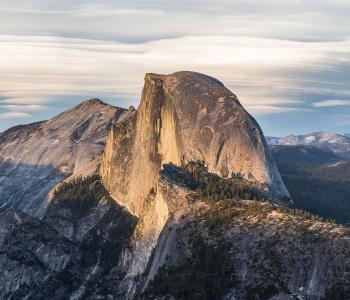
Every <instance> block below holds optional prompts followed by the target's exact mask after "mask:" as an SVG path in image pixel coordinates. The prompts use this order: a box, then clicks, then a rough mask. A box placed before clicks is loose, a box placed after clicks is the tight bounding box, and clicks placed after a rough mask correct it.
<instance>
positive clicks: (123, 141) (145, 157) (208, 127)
mask: <svg viewBox="0 0 350 300" xmlns="http://www.w3.org/2000/svg"><path fill="white" fill-rule="evenodd" d="M196 160H201V161H204V162H205V164H206V165H207V166H208V168H209V171H211V172H214V173H216V174H218V175H219V176H222V177H229V176H231V174H232V173H241V174H242V175H243V176H244V177H246V178H248V179H251V180H255V181H258V182H260V183H261V184H265V185H266V187H267V188H268V189H269V190H270V192H271V195H272V197H274V198H276V199H277V198H279V199H282V198H283V197H289V194H288V191H287V190H286V188H285V186H284V184H283V181H282V179H281V177H280V174H279V172H278V170H277V169H276V167H275V164H274V163H273V161H272V159H271V156H270V154H269V151H268V148H267V146H266V142H265V140H264V137H263V135H262V132H261V129H260V127H259V125H258V124H257V123H256V121H255V120H254V119H253V118H252V117H251V116H250V115H249V114H248V113H247V112H246V111H245V110H244V108H243V107H242V106H241V104H240V103H239V101H238V99H237V97H236V96H235V95H234V94H233V93H232V92H230V91H229V90H228V89H227V88H225V86H224V85H223V84H222V83H221V82H219V81H218V80H216V79H214V78H212V77H209V76H206V75H202V74H199V73H194V72H178V73H174V74H171V75H156V74H146V77H145V85H144V88H143V92H142V98H141V103H140V107H139V108H138V110H137V112H135V113H134V115H133V116H132V117H131V118H129V119H127V120H126V122H124V123H122V124H121V123H119V124H116V125H115V126H114V127H113V128H112V130H111V132H110V135H109V138H108V140H107V145H106V149H105V155H104V158H103V163H102V172H101V174H102V178H103V180H104V183H105V184H106V186H107V187H108V188H109V190H110V191H111V193H112V195H114V196H115V198H116V199H118V200H119V201H121V202H123V203H124V204H125V205H126V206H127V207H128V208H129V209H130V211H132V212H133V213H135V214H136V215H139V214H140V213H141V211H142V209H143V207H144V201H145V199H146V198H147V195H148V194H149V192H150V190H151V189H155V190H156V185H157V177H158V173H159V170H160V169H161V167H162V165H163V164H165V163H169V162H171V163H174V164H176V165H181V164H183V163H186V162H189V161H196Z"/></svg>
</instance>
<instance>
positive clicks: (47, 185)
mask: <svg viewBox="0 0 350 300" xmlns="http://www.w3.org/2000/svg"><path fill="white" fill-rule="evenodd" d="M69 176H70V174H65V173H63V172H60V171H59V170H57V169H56V168H54V167H53V166H52V165H30V164H24V163H15V162H8V161H1V160H0V212H1V211H4V210H5V209H7V208H9V207H14V208H18V209H20V210H22V211H24V212H27V213H29V214H31V215H37V214H38V213H39V211H40V210H41V209H42V208H43V206H45V204H46V201H47V198H48V194H49V192H50V191H51V190H52V189H53V188H54V187H55V186H56V185H57V184H58V183H60V182H62V181H63V180H65V179H66V178H67V177H69Z"/></svg>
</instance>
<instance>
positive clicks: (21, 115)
mask: <svg viewBox="0 0 350 300" xmlns="http://www.w3.org/2000/svg"><path fill="white" fill-rule="evenodd" d="M27 117H30V114H28V113H25V112H19V111H9V112H5V113H1V112H0V119H1V118H3V119H12V118H21V119H22V118H27Z"/></svg>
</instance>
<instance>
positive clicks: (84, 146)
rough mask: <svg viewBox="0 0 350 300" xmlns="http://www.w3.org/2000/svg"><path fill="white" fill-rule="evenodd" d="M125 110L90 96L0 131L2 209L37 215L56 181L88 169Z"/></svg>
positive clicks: (90, 170) (90, 171) (83, 173)
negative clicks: (51, 114) (49, 115)
mask: <svg viewBox="0 0 350 300" xmlns="http://www.w3.org/2000/svg"><path fill="white" fill-rule="evenodd" d="M124 112H125V110H124V109H120V108H116V107H113V106H111V105H108V104H105V103H103V102H102V101H101V100H98V99H91V100H88V101H85V102H82V103H81V104H80V105H78V106H76V107H74V108H72V109H70V110H68V111H66V112H64V113H62V114H60V115H58V116H56V117H54V118H52V119H50V120H48V121H44V122H38V123H34V124H29V125H23V126H16V127H13V128H10V129H9V130H7V131H5V132H3V133H0V195H1V197H0V207H1V209H2V210H3V209H5V208H6V207H17V208H19V209H21V210H23V211H25V212H27V213H30V214H32V215H37V214H39V213H40V212H41V211H42V210H43V209H44V208H45V206H46V204H47V201H48V200H49V198H50V191H52V189H53V188H54V187H55V186H56V185H57V184H58V183H60V182H62V181H63V180H65V179H67V178H68V177H71V176H79V175H88V174H90V173H92V172H93V171H94V170H95V169H96V166H97V160H98V155H99V154H101V153H102V151H103V150H104V145H105V140H106V137H107V135H108V132H109V129H110V127H111V125H112V122H113V121H114V120H115V119H118V118H119V117H121V115H122V114H123V113H124Z"/></svg>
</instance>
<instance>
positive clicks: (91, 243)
mask: <svg viewBox="0 0 350 300" xmlns="http://www.w3.org/2000/svg"><path fill="white" fill-rule="evenodd" d="M62 191H64V193H62ZM135 223H136V219H135V218H134V217H133V216H132V215H131V214H130V213H128V212H127V211H125V210H124V209H123V208H122V207H120V206H119V205H118V204H117V203H116V202H115V201H114V200H113V199H111V198H110V197H109V195H108V193H107V192H106V191H105V190H104V188H103V186H102V184H101V183H100V182H99V180H98V178H97V177H96V176H92V177H88V178H86V179H84V180H79V181H77V180H75V181H74V182H73V183H65V184H63V185H62V186H61V188H60V190H59V192H56V193H55V195H54V197H53V199H52V202H51V203H50V205H49V207H48V210H47V211H46V214H45V216H44V218H43V219H42V220H39V219H36V218H33V217H31V216H29V215H27V214H25V213H23V212H21V211H19V210H17V209H14V208H11V209H9V210H7V211H6V212H4V213H2V214H0V249H1V250H0V269H1V270H3V272H1V274H0V287H1V288H0V298H1V299H100V298H102V299H106V298H108V297H112V298H113V297H114V296H115V295H116V294H117V287H118V285H119V282H120V280H121V279H120V278H123V273H122V272H123V269H122V268H121V267H119V266H118V261H119V257H120V256H121V253H122V252H123V251H124V250H125V249H126V248H127V247H128V244H129V238H130V236H131V234H132V232H133V230H134V227H135Z"/></svg>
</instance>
